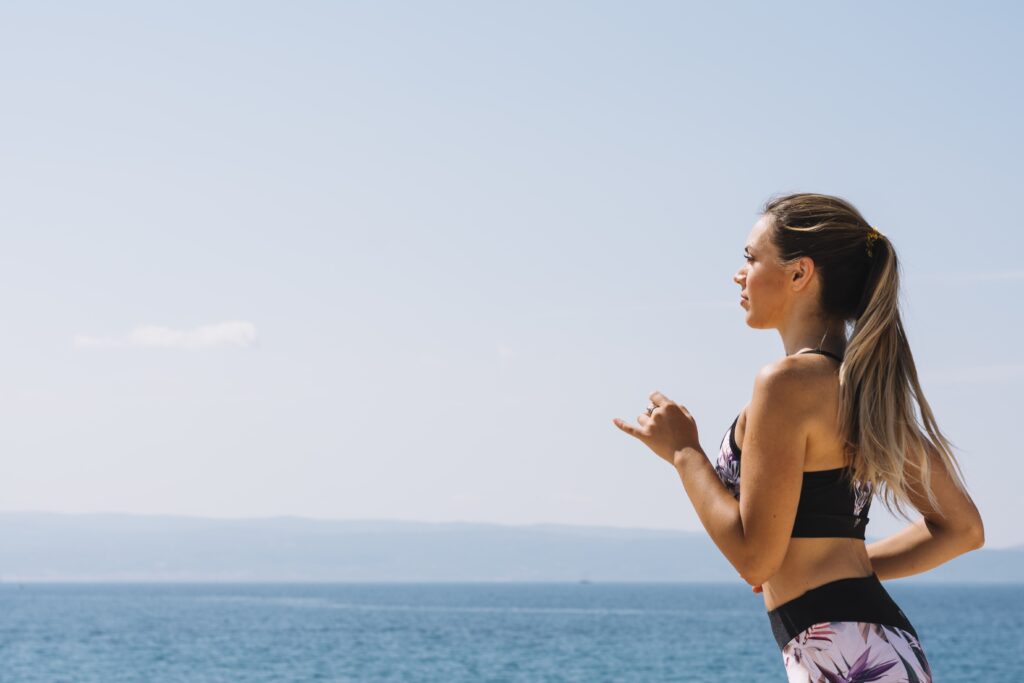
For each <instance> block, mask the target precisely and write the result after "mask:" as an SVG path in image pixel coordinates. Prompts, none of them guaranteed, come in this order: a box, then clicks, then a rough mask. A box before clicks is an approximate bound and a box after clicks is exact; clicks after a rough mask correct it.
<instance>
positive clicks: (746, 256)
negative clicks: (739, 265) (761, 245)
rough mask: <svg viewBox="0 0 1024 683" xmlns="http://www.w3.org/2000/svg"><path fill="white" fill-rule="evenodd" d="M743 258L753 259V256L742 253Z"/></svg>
mask: <svg viewBox="0 0 1024 683" xmlns="http://www.w3.org/2000/svg"><path fill="white" fill-rule="evenodd" d="M743 258H745V259H746V260H748V261H753V260H754V257H753V256H750V255H749V254H744V255H743Z"/></svg>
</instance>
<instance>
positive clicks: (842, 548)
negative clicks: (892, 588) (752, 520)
mask: <svg viewBox="0 0 1024 683" xmlns="http://www.w3.org/2000/svg"><path fill="white" fill-rule="evenodd" d="M872 571H873V570H872V567H871V558H869V557H868V551H867V548H866V547H865V546H864V541H863V540H861V539H859V538H791V539H789V548H788V549H787V551H786V557H785V559H783V561H782V566H781V567H780V568H779V571H778V572H776V573H775V575H774V576H772V578H771V579H769V580H768V581H765V582H764V584H762V589H763V591H764V593H763V595H764V606H765V609H766V610H773V609H775V608H776V607H778V606H779V605H781V604H783V603H785V602H788V601H790V600H792V599H793V598H797V597H799V596H800V595H802V594H803V593H805V592H807V591H809V590H810V589H812V588H816V587H818V586H821V585H823V584H826V583H828V582H830V581H835V580H837V579H845V578H850V577H854V576H868V575H870V574H871V572H872Z"/></svg>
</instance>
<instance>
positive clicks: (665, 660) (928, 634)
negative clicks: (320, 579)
mask: <svg viewBox="0 0 1024 683" xmlns="http://www.w3.org/2000/svg"><path fill="white" fill-rule="evenodd" d="M886 589H887V590H888V591H889V592H890V594H891V595H892V596H893V597H894V598H895V599H896V600H897V602H899V603H900V606H901V607H902V608H903V610H904V612H906V614H907V616H909V617H910V620H911V622H912V623H913V624H914V626H915V628H916V629H917V631H918V633H919V635H920V636H921V642H922V643H923V644H924V647H925V650H926V652H927V654H928V658H929V661H930V662H931V665H932V669H933V672H934V673H935V680H936V681H938V682H939V683H953V682H954V681H972V682H973V681H985V682H986V683H994V682H996V681H1007V682H1009V681H1015V682H1017V681H1021V680H1024V586H1022V585H1016V586H961V585H950V586H909V585H900V584H896V585H894V584H891V583H886ZM0 681H3V683H9V682H10V683H33V682H35V681H39V682H45V683H59V682H61V681H75V682H79V681H82V682H93V681H94V682H96V683H120V682H128V681H133V682H135V681H137V682H139V683H157V682H162V681H168V682H171V681H174V682H177V681H181V682H182V683H185V682H187V683H212V682H214V681H225V682H227V681H231V682H232V683H235V682H243V681H275V682H282V681H338V682H340V681H346V682H348V681H353V682H354V681H359V682H366V683H382V682H384V681H426V682H435V681H437V682H442V681H443V682H444V683H454V682H459V681H467V682H468V681H473V682H477V681H494V682H498V681H529V682H542V681H587V682H588V683H589V682H597V681H644V682H655V681H744V682H746V681H785V674H784V672H783V669H782V660H781V655H780V654H779V651H778V648H777V647H776V645H775V641H774V640H773V639H772V636H771V630H770V628H769V626H768V619H767V616H766V615H765V613H764V604H763V601H762V597H761V596H760V595H755V594H754V593H751V592H750V591H749V589H748V588H747V587H746V586H745V584H717V585H708V584H602V583H593V584H565V583H562V584H521V583H520V584H399V585H396V584H375V585H367V584H333V585H322V584H321V585H317V584H305V585H281V584H275V585H252V584H239V585H224V584H202V585H198V584H192V585H181V584H178V585H169V584H164V585H144V584H135V585H68V584H65V585H55V584H48V585H40V584H24V585H21V586H18V585H0Z"/></svg>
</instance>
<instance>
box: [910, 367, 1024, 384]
mask: <svg viewBox="0 0 1024 683" xmlns="http://www.w3.org/2000/svg"><path fill="white" fill-rule="evenodd" d="M1021 379H1024V364H1020V363H1008V364H1004V365H973V366H962V367H952V368H940V369H937V370H935V371H929V372H927V373H924V374H923V375H922V377H921V380H922V382H924V383H925V384H932V385H949V384H996V383H1002V382H1011V381H1013V382H1017V381H1020V380H1021Z"/></svg>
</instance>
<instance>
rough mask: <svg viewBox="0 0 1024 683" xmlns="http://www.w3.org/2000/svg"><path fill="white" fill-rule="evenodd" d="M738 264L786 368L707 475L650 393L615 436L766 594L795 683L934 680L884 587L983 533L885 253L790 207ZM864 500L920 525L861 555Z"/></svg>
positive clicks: (767, 216)
mask: <svg viewBox="0 0 1024 683" xmlns="http://www.w3.org/2000/svg"><path fill="white" fill-rule="evenodd" d="M744 259H745V261H746V263H744V264H743V266H742V267H741V268H740V269H739V271H738V272H737V273H736V275H735V276H734V278H733V279H734V281H735V282H736V283H737V284H738V285H739V286H740V290H741V291H740V305H741V306H742V307H743V309H744V310H745V311H746V323H747V325H748V326H750V327H752V328H755V329H762V330H763V329H774V330H778V332H779V335H780V336H781V337H782V345H783V348H784V350H785V357H783V358H780V359H779V360H777V361H776V362H773V363H771V364H770V365H768V366H766V367H764V368H763V369H762V370H761V371H760V372H759V373H758V375H757V377H756V379H755V381H754V390H753V396H752V398H751V401H750V403H749V404H748V405H747V406H745V407H744V408H743V409H742V410H741V411H740V413H739V415H737V417H736V419H735V420H734V421H733V423H732V425H730V427H729V429H728V430H727V431H726V433H725V435H724V436H723V438H722V441H721V445H720V449H719V452H718V456H717V458H716V460H715V461H714V462H711V461H710V460H709V459H708V458H707V456H706V455H705V453H704V451H703V450H701V447H700V443H699V441H698V436H697V425H696V423H695V422H694V420H693V417H692V416H691V415H690V413H689V411H688V410H687V409H686V408H685V407H683V406H682V405H679V404H677V403H675V402H673V401H671V400H669V399H668V398H667V397H666V396H664V395H662V394H660V393H658V392H654V393H653V394H651V396H650V399H651V403H650V405H649V406H648V409H647V413H646V414H644V415H640V416H639V417H638V418H637V420H638V423H639V426H637V425H633V424H629V423H626V422H624V421H623V420H620V419H618V418H615V419H614V420H613V422H614V423H615V425H616V426H617V427H619V428H620V429H621V430H622V431H624V432H626V433H627V434H629V435H631V436H634V437H636V438H638V439H639V440H640V441H642V442H643V443H644V444H646V445H647V446H648V447H650V448H651V449H652V450H653V451H654V452H655V453H656V454H657V455H659V456H660V457H662V458H663V459H664V460H666V461H667V462H669V463H671V464H672V465H673V466H674V467H675V469H676V471H677V472H678V474H679V476H680V478H681V479H682V482H683V487H684V488H685V490H686V494H687V495H688V496H689V497H690V500H691V501H692V502H693V506H694V508H695V509H696V511H697V516H698V517H699V518H700V521H701V523H702V524H703V525H704V528H705V529H707V531H708V534H709V535H710V536H711V539H712V540H713V541H714V543H715V545H716V546H718V548H719V550H721V551H722V553H723V554H724V555H725V557H726V558H727V559H728V560H729V562H730V563H731V564H732V565H733V566H734V567H735V568H736V570H737V571H738V572H739V574H740V576H742V577H743V579H744V580H746V581H747V583H749V584H750V585H751V586H753V590H754V591H755V592H763V595H764V601H765V608H766V610H767V613H768V618H769V624H770V625H771V629H772V632H773V635H774V636H775V639H776V641H777V643H778V645H779V648H780V650H781V651H782V659H783V664H784V666H785V669H786V673H787V675H788V677H789V680H790V681H825V682H832V681H922V682H930V681H931V680H932V674H931V669H930V666H929V664H928V659H927V658H926V656H925V651H924V647H923V644H922V640H921V638H920V637H919V635H918V633H917V631H916V630H915V629H914V627H913V626H912V625H911V623H910V620H909V619H908V617H907V615H906V614H904V612H903V610H901V609H900V607H899V606H898V605H897V604H896V602H895V601H894V600H893V599H892V597H891V596H890V595H889V593H888V592H887V591H886V590H885V589H884V588H883V587H882V583H881V582H882V581H884V580H887V579H895V578H899V577H903V576H910V575H912V574H919V573H921V572H924V571H927V570H929V569H931V568H933V567H936V566H938V565H940V564H942V563H944V562H948V561H949V560H951V559H953V558H954V557H957V556H958V555H961V554H963V553H965V552H968V551H970V550H973V549H976V548H980V547H981V546H982V544H983V543H984V527H983V525H982V521H981V516H980V515H979V514H978V509H977V508H976V507H975V505H974V503H973V501H972V500H971V498H970V496H969V495H968V493H967V490H966V486H965V483H964V480H963V476H962V472H961V471H960V466H959V464H958V463H957V461H956V458H955V457H954V455H953V452H952V445H951V442H950V441H949V440H948V439H947V438H946V437H945V436H944V435H943V434H942V433H941V432H940V431H939V428H938V425H937V424H936V421H935V418H934V416H933V415H932V411H931V408H930V407H929V405H928V402H927V401H926V400H925V397H924V394H923V392H922V391H921V386H920V384H919V383H918V379H917V371H916V369H915V366H914V359H913V356H912V355H911V352H910V346H909V344H908V342H907V338H906V336H905V334H904V331H903V323H902V321H901V320H900V313H899V307H898V293H899V265H898V261H897V259H896V252H895V250H894V249H893V245H892V243H891V242H890V241H889V239H888V238H886V237H885V236H884V235H882V234H881V233H879V232H878V231H877V230H875V229H874V228H873V227H871V226H870V225H868V223H867V221H865V220H864V217H863V216H861V214H860V212H859V211H858V210H857V209H856V208H854V207H853V206H852V205H851V204H850V203H849V202H847V201H845V200H843V199H841V198H839V197H834V196H830V195H823V194H810V193H801V194H792V195H786V196H780V197H776V198H773V199H771V200H769V201H768V202H767V203H766V204H765V206H764V207H763V209H762V212H761V216H760V218H759V220H758V221H757V222H756V223H755V224H754V226H753V229H752V230H751V232H750V235H749V237H748V240H747V246H746V251H745V253H744ZM847 326H852V332H851V333H850V334H849V337H848V338H847ZM915 406H916V408H917V409H918V411H919V412H920V416H921V417H920V420H918V419H917V417H915ZM741 454H742V477H741V467H740V456H741ZM741 478H742V495H740V488H741ZM875 494H881V497H882V500H883V503H884V505H885V506H886V508H887V509H889V510H890V511H894V510H895V512H897V513H899V514H900V515H901V516H903V517H904V518H905V519H907V520H908V521H909V520H910V518H909V517H908V516H907V513H906V511H905V506H906V505H909V506H911V507H913V508H916V509H917V510H918V511H919V512H920V513H921V515H922V518H921V519H918V520H917V521H916V522H914V523H912V524H910V525H909V526H908V527H906V528H905V529H904V530H903V531H901V532H899V533H897V534H894V535H893V536H890V537H888V538H885V539H883V540H880V541H878V542H875V543H872V544H870V545H867V544H865V542H864V538H865V536H864V531H865V528H866V526H867V522H868V511H869V509H870V506H871V500H872V497H873V496H874V495H875Z"/></svg>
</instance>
